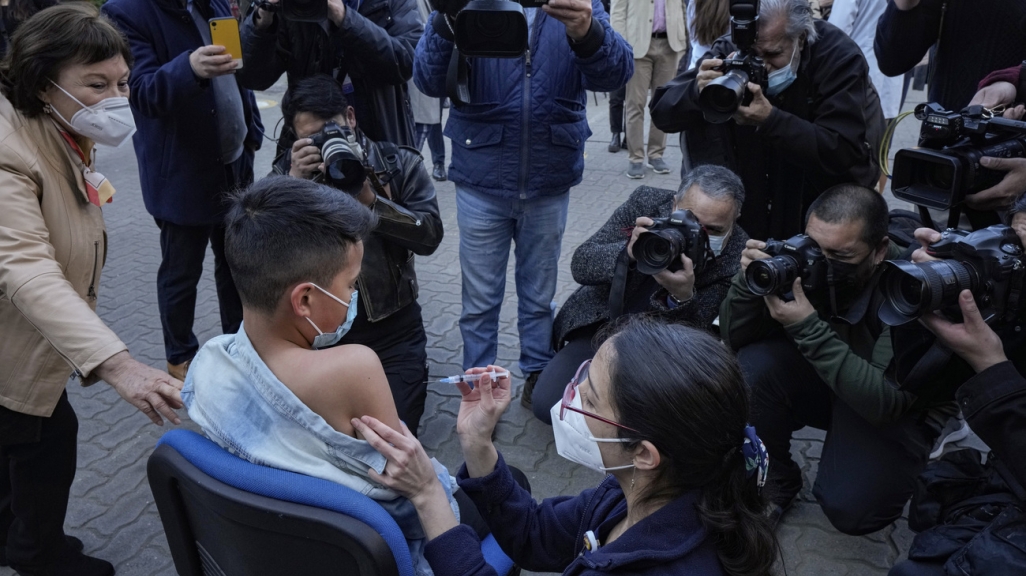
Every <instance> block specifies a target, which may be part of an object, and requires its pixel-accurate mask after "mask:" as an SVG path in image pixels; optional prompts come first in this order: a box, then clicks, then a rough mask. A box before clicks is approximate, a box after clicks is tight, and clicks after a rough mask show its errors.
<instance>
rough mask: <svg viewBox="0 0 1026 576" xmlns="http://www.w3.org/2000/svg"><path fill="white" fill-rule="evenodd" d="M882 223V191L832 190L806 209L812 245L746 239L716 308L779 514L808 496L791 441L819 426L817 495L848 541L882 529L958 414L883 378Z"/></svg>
mask: <svg viewBox="0 0 1026 576" xmlns="http://www.w3.org/2000/svg"><path fill="white" fill-rule="evenodd" d="M887 226H888V213H887V203H886V202H885V201H884V199H883V198H882V197H881V196H880V195H879V194H877V193H876V192H874V191H873V190H870V189H868V188H863V187H861V186H857V185H852V184H848V185H841V186H835V187H834V188H831V189H830V190H827V191H826V192H824V193H823V194H822V195H821V196H820V197H819V198H817V199H816V201H815V202H813V203H812V206H811V207H810V208H809V215H808V223H807V225H806V229H805V232H806V234H807V235H808V236H796V237H794V238H791V239H790V240H787V241H786V243H781V242H772V241H771V242H762V241H759V240H749V241H748V247H747V249H746V250H745V251H744V252H743V253H742V258H741V268H742V269H743V270H744V271H745V272H744V273H742V274H739V275H737V276H736V277H735V279H734V282H733V284H732V286H731V288H730V292H729V293H728V295H727V298H726V300H725V301H724V302H723V306H722V308H721V309H720V328H721V331H722V334H723V339H724V341H725V342H727V344H729V345H730V347H731V348H733V349H734V350H737V352H738V361H739V363H740V364H741V367H742V370H743V371H744V373H745V377H746V379H747V382H748V384H749V386H751V388H752V423H753V424H754V425H755V426H756V427H757V428H758V430H759V434H760V435H761V436H762V438H763V439H764V440H765V442H766V447H767V449H768V450H769V453H770V456H771V458H772V459H773V466H772V467H771V468H770V477H769V482H768V484H769V485H771V486H772V492H771V493H770V498H771V500H772V503H773V504H774V505H775V508H774V510H773V515H774V516H777V517H779V515H780V514H783V512H784V511H785V510H786V509H787V508H788V507H789V506H790V504H791V503H792V502H793V500H794V498H795V497H796V496H797V495H798V492H799V491H800V490H801V488H802V472H801V469H800V468H799V466H798V465H797V464H796V463H795V462H794V461H793V460H792V459H791V452H790V445H791V434H792V433H793V432H794V431H796V430H798V429H800V428H802V427H804V426H812V427H814V428H819V429H821V430H826V431H827V436H826V442H825V443H824V446H823V455H822V459H821V461H820V465H819V473H818V477H817V479H816V483H815V486H814V487H813V494H814V495H815V497H816V499H817V500H818V501H819V503H820V505H821V506H822V508H823V511H824V512H825V513H826V515H827V517H828V518H829V519H830V522H831V523H832V524H833V525H834V527H836V528H837V529H838V530H840V531H841V532H844V533H847V534H866V533H869V532H873V531H875V530H879V529H880V528H883V527H884V526H887V525H888V524H890V523H891V522H892V521H894V520H895V519H896V518H898V517H899V516H900V515H901V512H902V509H903V508H904V506H905V502H907V501H908V499H909V496H910V495H911V493H912V490H913V486H914V480H915V477H916V475H917V474H919V472H920V471H921V470H922V469H923V467H924V466H925V465H926V462H927V456H928V454H929V453H930V449H931V447H932V445H933V440H934V438H935V437H936V436H937V434H938V433H939V431H940V429H941V427H942V426H943V424H944V422H945V421H946V419H947V417H948V416H950V415H951V414H953V413H954V412H955V407H954V405H953V403H950V402H949V403H947V404H946V405H940V406H937V407H934V406H925V405H922V404H924V403H923V402H917V398H916V396H915V395H913V394H910V393H908V392H902V391H899V390H897V389H896V388H895V387H894V386H892V385H891V384H890V383H888V382H887V381H885V378H884V369H885V368H886V367H887V366H888V364H889V363H890V362H891V359H892V356H893V354H894V353H893V351H892V348H891V334H890V329H889V328H888V327H887V326H885V325H883V323H882V322H880V321H879V320H878V318H877V309H878V308H879V307H880V304H881V298H880V296H879V294H878V291H877V290H876V284H877V282H878V280H879V277H880V263H881V262H883V260H884V259H885V258H897V257H898V256H899V252H900V249H899V248H898V247H897V246H896V245H893V244H891V243H890V241H889V239H888V237H887ZM941 408H948V409H947V411H946V413H942V412H943V410H941Z"/></svg>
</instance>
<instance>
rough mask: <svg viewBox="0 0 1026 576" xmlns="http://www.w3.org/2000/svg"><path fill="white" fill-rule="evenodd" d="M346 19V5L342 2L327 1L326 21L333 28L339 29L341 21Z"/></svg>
mask: <svg viewBox="0 0 1026 576" xmlns="http://www.w3.org/2000/svg"><path fill="white" fill-rule="evenodd" d="M345 19H346V5H345V3H344V2H342V0H328V20H331V22H332V23H333V24H335V26H338V27H341V26H342V21H343V20H345Z"/></svg>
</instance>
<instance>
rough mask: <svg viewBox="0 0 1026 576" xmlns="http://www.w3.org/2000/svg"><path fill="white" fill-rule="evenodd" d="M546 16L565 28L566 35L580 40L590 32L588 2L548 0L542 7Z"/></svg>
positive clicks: (589, 7) (584, 0) (583, 0)
mask: <svg viewBox="0 0 1026 576" xmlns="http://www.w3.org/2000/svg"><path fill="white" fill-rule="evenodd" d="M542 10H544V11H545V13H546V14H548V15H549V16H552V17H553V18H555V19H556V20H559V21H560V22H562V23H563V25H564V26H566V35H567V36H569V37H570V38H571V39H573V40H575V41H576V40H581V39H582V38H584V37H585V36H587V35H588V31H589V30H591V2H590V1H589V0H549V3H548V4H545V5H544V6H542Z"/></svg>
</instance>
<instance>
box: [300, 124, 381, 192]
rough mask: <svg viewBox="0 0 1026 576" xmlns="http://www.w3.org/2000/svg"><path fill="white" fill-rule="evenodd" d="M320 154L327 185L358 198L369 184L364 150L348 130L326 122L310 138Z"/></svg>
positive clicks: (354, 135) (346, 127)
mask: <svg viewBox="0 0 1026 576" xmlns="http://www.w3.org/2000/svg"><path fill="white" fill-rule="evenodd" d="M310 139H311V140H313V145H314V146H316V147H317V148H319V149H320V150H321V159H322V161H323V162H324V173H323V174H322V177H323V179H324V183H325V184H328V185H329V186H333V187H335V188H338V189H339V190H342V191H343V192H345V193H347V194H351V195H353V196H356V195H358V194H359V193H360V191H361V190H363V183H364V181H366V180H367V169H366V168H365V166H364V153H363V147H362V146H360V142H359V140H358V139H357V138H356V134H354V133H353V131H352V130H350V129H349V127H348V126H339V125H338V124H336V123H335V122H327V123H325V124H324V127H323V128H321V130H320V132H317V133H316V134H314V135H313V136H310Z"/></svg>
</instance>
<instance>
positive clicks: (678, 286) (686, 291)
mask: <svg viewBox="0 0 1026 576" xmlns="http://www.w3.org/2000/svg"><path fill="white" fill-rule="evenodd" d="M680 261H681V262H682V263H683V264H684V267H683V268H682V269H680V270H677V271H676V272H670V271H669V270H663V271H662V272H659V273H658V274H656V275H655V276H652V278H654V279H655V281H656V282H658V283H659V285H660V286H662V287H663V288H666V291H667V292H669V293H670V295H671V296H673V297H674V298H676V299H677V300H680V301H681V302H686V301H688V300H691V297H692V296H694V295H695V265H694V263H693V262H692V261H691V258H688V257H687V256H685V255H683V254H681V255H680Z"/></svg>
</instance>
